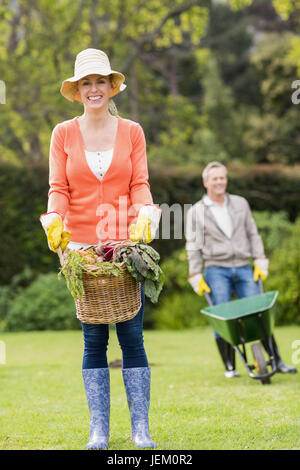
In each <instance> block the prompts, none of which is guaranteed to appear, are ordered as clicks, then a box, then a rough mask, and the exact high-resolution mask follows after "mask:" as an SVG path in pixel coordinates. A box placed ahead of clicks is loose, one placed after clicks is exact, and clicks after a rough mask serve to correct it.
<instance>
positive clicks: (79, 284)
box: [58, 249, 122, 300]
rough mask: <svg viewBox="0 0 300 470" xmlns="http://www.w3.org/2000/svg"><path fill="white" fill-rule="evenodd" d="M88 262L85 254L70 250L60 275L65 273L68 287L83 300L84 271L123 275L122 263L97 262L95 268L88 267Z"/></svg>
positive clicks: (73, 294) (76, 296)
mask: <svg viewBox="0 0 300 470" xmlns="http://www.w3.org/2000/svg"><path fill="white" fill-rule="evenodd" d="M87 252H88V254H90V255H91V254H94V252H93V251H92V250H91V249H89V250H87ZM88 266H90V265H89V264H88V262H87V261H86V259H85V257H84V256H81V255H80V254H79V253H77V252H76V251H69V252H68V254H67V256H66V260H65V263H64V265H63V266H62V267H61V269H60V272H59V273H58V276H59V277H61V275H62V274H63V275H64V277H65V279H66V283H67V288H68V289H69V291H70V293H71V294H72V296H73V298H74V299H75V300H76V299H80V300H82V295H83V280H82V274H83V272H88V274H91V275H92V276H97V275H98V274H104V275H108V276H121V275H122V268H121V266H120V263H114V262H106V261H104V262H96V263H95V264H93V265H92V267H93V269H88Z"/></svg>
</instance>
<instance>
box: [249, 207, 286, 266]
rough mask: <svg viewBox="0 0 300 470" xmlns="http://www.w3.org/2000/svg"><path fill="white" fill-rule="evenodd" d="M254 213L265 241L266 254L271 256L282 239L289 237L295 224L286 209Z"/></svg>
mask: <svg viewBox="0 0 300 470" xmlns="http://www.w3.org/2000/svg"><path fill="white" fill-rule="evenodd" d="M252 214H253V217H254V220H255V222H256V225H257V229H258V233H259V234H260V236H261V237H262V240H263V243H264V248H265V254H266V256H267V257H269V256H271V254H272V253H273V251H274V250H275V248H277V247H278V246H280V244H281V242H282V240H285V239H286V238H287V237H289V235H290V233H291V230H292V227H293V224H292V222H290V221H289V219H288V214H287V212H285V211H278V212H268V211H260V212H257V211H253V212H252ZM271 262H272V259H271Z"/></svg>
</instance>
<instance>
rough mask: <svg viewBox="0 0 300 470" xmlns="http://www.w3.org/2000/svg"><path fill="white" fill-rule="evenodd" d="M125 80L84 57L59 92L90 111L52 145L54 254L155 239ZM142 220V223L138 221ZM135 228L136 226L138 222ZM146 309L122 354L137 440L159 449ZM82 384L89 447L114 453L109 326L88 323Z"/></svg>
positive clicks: (60, 129) (123, 334) (155, 213)
mask: <svg viewBox="0 0 300 470" xmlns="http://www.w3.org/2000/svg"><path fill="white" fill-rule="evenodd" d="M124 80H125V77H124V75H123V74H121V73H120V72H117V71H114V70H111V67H110V62H109V59H108V57H107V55H106V54H105V53H104V52H103V51H100V50H98V49H86V50H83V51H81V52H80V53H79V54H78V55H77V57H76V61H75V69H74V76H73V77H71V78H69V79H67V80H65V81H64V82H63V84H62V87H61V90H60V91H61V94H62V95H63V96H64V97H65V98H67V99H68V100H70V101H74V100H77V101H80V102H81V103H82V104H83V107H84V112H83V114H82V115H81V116H76V117H75V118H74V119H70V120H67V121H64V122H62V123H60V124H58V125H57V126H56V127H55V128H54V130H53V133H52V138H51V144H50V174H49V184H50V190H49V198H48V210H47V213H46V214H42V215H41V218H40V219H41V223H42V225H43V228H44V229H45V232H46V235H47V239H48V245H49V248H50V249H51V250H52V251H55V252H56V249H57V248H58V246H60V247H61V248H62V250H64V249H65V248H66V246H68V249H72V250H74V249H75V250H76V249H79V248H80V247H85V246H88V245H91V244H93V245H95V244H98V243H99V242H105V241H107V240H124V239H128V235H129V233H130V239H131V240H132V241H140V240H145V241H146V242H147V243H148V242H149V241H151V239H152V238H153V237H154V234H155V231H156V229H157V227H158V223H159V218H160V209H159V208H157V207H156V206H155V205H154V204H153V201H152V196H151V193H150V187H149V183H148V170H147V157H146V145H145V138H144V133H143V130H142V128H141V126H140V125H139V124H137V123H135V122H133V121H130V120H128V119H122V118H120V117H119V116H116V115H112V114H111V113H110V111H109V104H110V98H111V97H112V96H114V95H116V94H117V93H119V92H120V91H123V90H124V89H125V88H126V86H125V85H124ZM136 217H137V220H136ZM133 222H136V223H133ZM143 304H144V297H143V292H142V307H141V309H140V311H139V312H138V314H137V315H136V316H135V317H134V318H133V319H131V320H128V321H125V322H122V323H118V324H116V331H117V335H118V340H119V343H120V346H121V349H122V356H123V369H122V373H123V380H124V385H125V390H126V394H127V400H128V406H129V410H130V416H131V428H132V438H133V442H134V443H135V445H136V446H137V447H155V446H156V444H155V443H154V442H153V441H152V440H151V438H150V436H149V425H148V412H149V402H150V368H149V365H148V361H147V356H146V352H145V349H144V343H143V332H142V329H143ZM82 330H83V336H84V355H83V363H82V374H83V381H84V386H85V391H86V396H87V401H88V405H89V410H90V440H89V443H88V444H87V446H86V447H87V448H88V449H105V448H107V447H108V438H109V415H110V381H109V368H108V363H107V356H106V351H107V345H108V335H109V330H108V325H99V324H98V325H91V324H85V323H82Z"/></svg>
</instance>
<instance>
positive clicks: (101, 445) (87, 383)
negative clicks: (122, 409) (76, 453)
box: [82, 368, 110, 450]
mask: <svg viewBox="0 0 300 470" xmlns="http://www.w3.org/2000/svg"><path fill="white" fill-rule="evenodd" d="M82 376H83V382H84V387H85V393H86V397H87V401H88V405H89V410H90V440H89V442H88V444H87V445H86V449H90V450H98V449H107V447H108V437H109V415H110V380H109V369H108V368H103V369H82Z"/></svg>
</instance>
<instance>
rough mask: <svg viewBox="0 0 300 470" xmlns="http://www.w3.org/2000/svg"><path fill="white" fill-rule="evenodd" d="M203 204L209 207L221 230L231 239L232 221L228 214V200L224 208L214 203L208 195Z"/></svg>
mask: <svg viewBox="0 0 300 470" xmlns="http://www.w3.org/2000/svg"><path fill="white" fill-rule="evenodd" d="M203 202H204V204H205V205H206V206H209V208H210V210H211V212H212V213H213V216H214V217H215V219H216V222H217V224H218V226H219V227H220V229H221V230H222V231H223V232H224V233H225V235H227V237H228V238H231V235H232V220H231V217H230V215H229V212H228V208H227V200H226V198H225V201H224V204H223V205H222V206H220V204H217V203H216V202H214V201H212V200H211V199H210V198H209V197H208V196H207V195H205V196H204V199H203Z"/></svg>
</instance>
